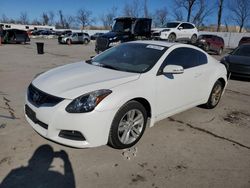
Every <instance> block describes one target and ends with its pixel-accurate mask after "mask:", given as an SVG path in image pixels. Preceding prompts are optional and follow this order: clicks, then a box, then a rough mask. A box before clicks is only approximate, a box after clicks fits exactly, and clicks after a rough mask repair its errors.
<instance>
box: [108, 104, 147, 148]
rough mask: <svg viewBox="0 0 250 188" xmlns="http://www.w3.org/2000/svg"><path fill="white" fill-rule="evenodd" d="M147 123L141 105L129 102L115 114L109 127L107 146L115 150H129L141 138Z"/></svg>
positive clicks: (144, 111) (145, 114)
mask: <svg viewBox="0 0 250 188" xmlns="http://www.w3.org/2000/svg"><path fill="white" fill-rule="evenodd" d="M146 123H147V113H146V110H145V108H144V107H143V105H142V104H141V103H139V102H137V101H130V102H128V103H127V104H125V105H124V106H122V107H121V108H120V110H119V111H118V112H117V113H116V115H115V117H114V120H113V122H112V125H111V129H110V133H109V141H108V144H109V145H110V146H111V147H113V148H116V149H124V148H129V147H132V146H133V145H135V144H136V143H137V142H138V141H139V140H140V138H141V137H142V135H143V133H144V130H145V128H146Z"/></svg>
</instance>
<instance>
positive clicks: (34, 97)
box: [28, 84, 63, 107]
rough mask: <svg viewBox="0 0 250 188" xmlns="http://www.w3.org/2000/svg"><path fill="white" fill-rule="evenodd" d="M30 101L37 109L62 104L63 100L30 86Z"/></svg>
mask: <svg viewBox="0 0 250 188" xmlns="http://www.w3.org/2000/svg"><path fill="white" fill-rule="evenodd" d="M28 100H29V102H30V103H31V104H33V105H34V106H36V107H40V106H47V107H52V106H55V105H57V104H58V103H59V102H61V101H62V100H63V98H60V97H56V96H53V95H49V94H47V93H45V92H43V91H41V90H39V89H37V88H36V87H34V86H33V85H32V84H30V85H29V87H28Z"/></svg>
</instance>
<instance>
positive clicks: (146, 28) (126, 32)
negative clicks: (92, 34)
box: [95, 17, 152, 53]
mask: <svg viewBox="0 0 250 188" xmlns="http://www.w3.org/2000/svg"><path fill="white" fill-rule="evenodd" d="M151 23H152V19H150V18H134V17H119V18H116V19H114V24H113V27H112V30H111V31H109V32H108V33H105V34H103V35H101V36H99V37H98V38H97V39H96V44H95V51H96V52H97V53H99V52H102V51H105V50H107V49H108V48H111V47H113V46H116V45H118V44H120V43H123V42H128V41H133V40H137V39H140V40H141V39H150V38H151Z"/></svg>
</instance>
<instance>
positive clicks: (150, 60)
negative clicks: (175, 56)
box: [87, 43, 167, 73]
mask: <svg viewBox="0 0 250 188" xmlns="http://www.w3.org/2000/svg"><path fill="white" fill-rule="evenodd" d="M166 50H167V47H164V46H159V45H151V44H143V43H125V44H121V45H119V46H117V47H114V48H111V49H109V50H107V51H105V52H103V53H102V54H100V55H98V56H96V57H95V58H93V59H92V60H91V61H89V62H87V63H91V64H92V65H96V66H101V67H104V68H110V69H115V70H119V71H126V72H135V73H144V72H147V71H149V70H150V69H151V68H152V67H153V66H154V65H155V64H156V62H157V61H158V60H159V59H160V57H161V56H162V55H163V54H164V52H165V51H166Z"/></svg>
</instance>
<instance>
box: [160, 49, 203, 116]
mask: <svg viewBox="0 0 250 188" xmlns="http://www.w3.org/2000/svg"><path fill="white" fill-rule="evenodd" d="M195 51H196V50H195ZM197 61H198V59H197V56H196V54H195V53H194V50H193V49H190V48H184V47H181V48H177V49H174V50H173V51H172V52H170V54H169V55H168V56H167V58H166V59H165V61H164V62H163V64H162V66H161V68H160V70H159V71H160V73H159V74H158V75H157V76H156V105H157V107H156V109H157V114H158V115H157V119H163V118H166V117H167V116H170V115H172V114H175V113H177V112H180V111H183V110H185V109H188V108H190V107H192V106H195V105H196V104H198V103H199V101H201V99H202V97H203V96H202V95H203V93H204V92H203V91H204V86H203V85H204V82H202V81H201V79H202V78H204V74H203V73H204V71H205V70H204V66H197V65H198V63H197ZM167 65H179V66H182V67H183V68H184V72H183V73H182V74H164V73H163V72H162V70H163V68H164V67H165V66H167ZM161 72H162V73H161ZM202 84H203V85H202Z"/></svg>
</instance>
